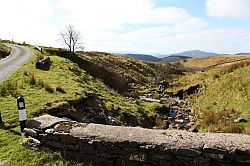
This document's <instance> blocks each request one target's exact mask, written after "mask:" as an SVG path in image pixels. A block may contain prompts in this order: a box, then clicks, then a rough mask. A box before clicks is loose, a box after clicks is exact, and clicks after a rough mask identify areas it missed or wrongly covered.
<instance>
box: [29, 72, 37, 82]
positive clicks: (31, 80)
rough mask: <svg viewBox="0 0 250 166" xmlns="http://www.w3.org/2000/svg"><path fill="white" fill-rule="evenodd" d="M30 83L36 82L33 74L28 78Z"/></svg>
mask: <svg viewBox="0 0 250 166" xmlns="http://www.w3.org/2000/svg"><path fill="white" fill-rule="evenodd" d="M28 82H29V84H30V85H35V84H36V77H35V74H31V75H30V77H29V80H28Z"/></svg>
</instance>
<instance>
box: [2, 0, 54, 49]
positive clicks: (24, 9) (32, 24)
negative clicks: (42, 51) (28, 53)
mask: <svg viewBox="0 0 250 166" xmlns="http://www.w3.org/2000/svg"><path fill="white" fill-rule="evenodd" d="M0 3H1V6H0V20H1V26H0V37H1V38H4V39H14V40H15V41H20V42H22V41H28V42H31V43H33V44H35V43H40V44H46V43H47V44H48V45H51V44H52V42H54V34H53V33H54V29H53V28H52V26H51V25H50V24H49V22H48V20H49V18H50V16H51V15H52V13H53V6H52V4H51V2H50V1H49V0H39V1H34V0H22V1H18V0H8V1H4V0H0Z"/></svg>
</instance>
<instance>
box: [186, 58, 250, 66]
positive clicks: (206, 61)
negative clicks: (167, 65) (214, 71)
mask: <svg viewBox="0 0 250 166" xmlns="http://www.w3.org/2000/svg"><path fill="white" fill-rule="evenodd" d="M243 59H248V60H249V59H250V55H237V56H235V55H223V56H212V57H206V58H190V59H186V60H184V61H182V64H183V66H184V67H186V68H201V69H202V68H208V67H211V66H214V65H219V64H223V63H229V62H234V61H238V60H243Z"/></svg>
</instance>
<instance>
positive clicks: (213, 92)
mask: <svg viewBox="0 0 250 166" xmlns="http://www.w3.org/2000/svg"><path fill="white" fill-rule="evenodd" d="M249 73H250V66H249V65H248V66H247V63H246V64H244V62H243V63H239V64H234V65H229V66H223V67H220V68H212V69H210V70H208V71H206V72H198V73H195V74H191V73H189V74H186V75H185V76H182V77H180V78H178V79H177V80H176V82H178V83H179V86H178V87H172V88H171V89H170V90H169V91H172V92H175V93H176V92H177V91H179V90H181V89H184V90H185V89H187V88H188V87H190V86H193V85H196V84H200V85H202V86H203V88H202V91H201V93H200V94H198V95H197V94H196V95H192V96H189V99H190V100H189V102H190V103H191V105H192V107H193V108H194V109H195V110H196V112H197V114H200V115H199V116H200V117H199V118H200V119H199V120H200V121H202V120H203V119H204V118H205V117H206V116H208V115H207V114H208V113H209V112H210V111H212V112H225V113H226V112H229V111H230V110H234V111H235V112H236V113H237V114H239V115H237V116H239V117H244V118H247V119H248V122H247V123H244V126H245V127H246V128H249V127H250V77H249ZM201 114H202V116H201ZM235 115H236V114H235ZM233 116H234V115H232V116H231V117H233ZM231 120H232V119H231Z"/></svg>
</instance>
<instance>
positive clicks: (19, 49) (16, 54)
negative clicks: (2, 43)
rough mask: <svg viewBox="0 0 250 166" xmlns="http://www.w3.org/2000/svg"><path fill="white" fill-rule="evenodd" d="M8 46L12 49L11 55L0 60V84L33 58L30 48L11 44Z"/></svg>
mask: <svg viewBox="0 0 250 166" xmlns="http://www.w3.org/2000/svg"><path fill="white" fill-rule="evenodd" d="M8 46H10V47H11V48H12V51H11V54H10V55H9V56H8V57H6V58H4V59H1V60H0V84H1V83H2V82H3V81H4V80H5V79H7V78H8V77H9V76H10V75H11V74H12V73H13V72H14V71H16V70H17V69H18V68H19V67H21V66H22V65H23V64H24V63H25V62H27V61H28V60H29V59H30V58H31V57H32V56H33V51H32V49H30V48H27V47H23V46H18V45H13V44H10V45H8Z"/></svg>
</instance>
